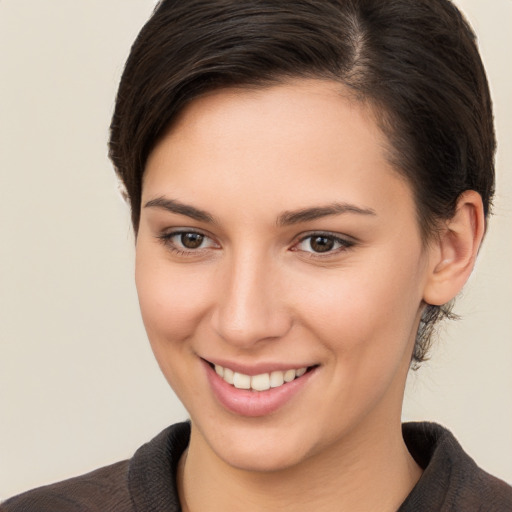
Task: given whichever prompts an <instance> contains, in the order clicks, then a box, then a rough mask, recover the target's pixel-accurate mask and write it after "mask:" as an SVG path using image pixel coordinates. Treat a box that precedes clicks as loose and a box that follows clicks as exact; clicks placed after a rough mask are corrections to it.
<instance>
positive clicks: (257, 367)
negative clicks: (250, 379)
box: [201, 358, 316, 376]
mask: <svg viewBox="0 0 512 512" xmlns="http://www.w3.org/2000/svg"><path fill="white" fill-rule="evenodd" d="M201 359H203V361H205V362H206V363H208V364H213V365H218V366H222V367H223V368H229V369H230V370H233V371H234V372H237V373H243V374H244V375H250V376H253V375H260V374H262V373H271V372H276V371H281V372H284V371H286V370H292V369H293V370H296V369H298V368H309V367H311V366H316V365H315V364H307V363H306V364H305V363H294V362H286V363H283V362H264V361H262V362H257V363H252V364H244V363H240V362H236V361H228V360H226V359H217V358H213V359H206V358H201Z"/></svg>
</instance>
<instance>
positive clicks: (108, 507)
mask: <svg viewBox="0 0 512 512" xmlns="http://www.w3.org/2000/svg"><path fill="white" fill-rule="evenodd" d="M189 435H190V425H189V423H177V424H175V425H172V426H170V427H168V428H167V429H165V430H164V431H163V432H161V433H160V434H159V435H157V436H156V437H155V438H154V439H152V440H151V441H149V442H148V443H146V444H145V445H143V446H141V447H140V448H139V449H138V450H137V451H136V453H135V455H134V456H133V457H132V458H131V459H130V460H125V461H121V462H117V463H116V464H112V465H110V466H105V467H103V468H100V469H97V470H95V471H92V472H91V473H87V474H85V475H82V476H79V477H75V478H70V479H69V480H64V481H63V482H59V483H56V484H52V485H46V486H44V487H39V488H37V489H33V490H31V491H28V492H26V493H23V494H20V495H18V496H15V497H14V498H11V499H9V500H7V501H5V502H4V503H2V504H0V512H105V511H115V512H135V511H141V510H166V511H168V512H177V511H179V510H180V506H179V498H178V492H177V488H176V467H177V465H178V462H179V459H180V457H181V455H182V453H183V451H184V450H185V449H186V447H187V446H188V441H189Z"/></svg>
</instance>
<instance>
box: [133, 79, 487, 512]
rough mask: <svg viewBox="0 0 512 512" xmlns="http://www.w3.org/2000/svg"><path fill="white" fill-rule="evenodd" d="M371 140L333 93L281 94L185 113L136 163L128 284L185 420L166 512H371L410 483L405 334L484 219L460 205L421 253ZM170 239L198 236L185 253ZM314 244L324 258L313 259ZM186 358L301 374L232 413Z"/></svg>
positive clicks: (469, 257) (308, 88)
mask: <svg viewBox="0 0 512 512" xmlns="http://www.w3.org/2000/svg"><path fill="white" fill-rule="evenodd" d="M386 145H387V140H386V138H385V136H384V135H383V134H382V133H381V132H380V130H379V129H378V127H377V124H376V122H375V120H374V118H373V117H372V113H371V110H370V109H369V108H367V107H365V106H363V105H361V104H360V103H358V102H356V101H355V100H352V99H351V98H350V97H349V95H348V94H347V92H346V91H344V90H343V89H342V88H341V86H340V85H339V84H336V83H334V82H329V81H319V80H308V81H306V80H300V81H295V82H289V83H285V84H281V85H276V86H272V87H268V88H263V89H257V90H247V89H245V90H240V89H227V90H221V91H218V92H215V93H211V94H208V95H206V96H204V97H202V98H200V99H197V100H195V101H194V102H192V103H191V104H190V105H189V106H188V107H187V108H186V109H185V110H184V112H182V114H181V116H180V118H179V119H178V120H177V122H176V123H175V124H174V125H173V127H172V129H170V131H169V132H168V133H167V134H166V136H165V137H164V138H163V139H162V140H161V141H160V142H159V143H158V145H157V146H156V147H155V149H154V150H153V152H152V153H151V155H150V158H149V160H148V162H147V167H146V171H145V178H144V185H143V197H142V205H143V206H142V211H141V221H140V226H139V232H138V238H137V250H136V283H137V289H138V294H139V300H140V305H141V311H142V316H143V320H144V323H145V326H146V330H147V333H148V336H149V339H150V342H151V345H152V349H153V351H154V353H155V356H156V358H157V360H158V363H159V365H160V367H161V369H162V371H163V373H164V375H165V377H166V378H167V380H168V382H169V383H170V385H171V386H172V388H173V389H174V391H175V392H176V393H177V395H178V396H179V398H180V399H181V400H182V402H183V403H184V405H185V407H186V408H187V410H188V411H189V413H190V417H191V422H192V433H191V440H190V445H189V449H188V451H187V452H186V454H185V455H184V457H183V458H182V460H181V462H180V468H179V476H178V486H179V492H180V499H181V501H182V504H183V508H184V510H190V511H194V512H198V511H202V510H228V511H231V510H233V511H235V510H240V503H243V508H244V510H246V511H253V510H284V509H285V508H286V510H288V509H289V508H290V507H292V509H293V510H298V511H301V510H312V509H314V510H320V511H323V510H325V511H327V510H329V511H332V510H351V511H358V510H365V511H368V510H379V511H382V512H385V511H387V510H389V511H391V510H396V509H397V508H398V507H399V506H400V504H401V503H402V501H403V500H404V499H405V497H406V496H407V494H408V493H409V492H410V490H411V489H412V487H413V486H414V485H415V483H416V482H417V480H418V479H419V477H420V475H421V469H420V468H419V467H418V466H417V465H416V463H415V462H414V460H413V459H412V457H411V456H410V455H409V452H408V451H407V448H406V446H405V444H404V442H403V439H402V437H401V428H400V414H401V406H402V400H403V393H404V387H405V379H406V376H407V372H408V369H409V365H410V359H411V353H412V349H413V345H414V340H415V334H416V331H417V327H418V323H419V319H420V316H421V312H422V309H423V307H424V300H428V301H429V302H430V303H432V304H436V303H438V304H442V303H444V302H446V301H447V300H450V299H451V298H452V297H453V296H455V295H456V293H457V292H458V291H459V290H460V288H461V287H462V285H463V283H464V282H465V280H466V279H467V277H468V275H469V272H470V271H471V268H472V265H473V263H474V257H475V256H476V251H477V248H478V245H479V243H480V240H481V237H482V235H483V217H482V214H481V202H480V209H479V196H478V194H476V193H468V194H466V195H465V196H464V198H462V199H461V201H460V203H459V208H458V210H457V212H458V213H457V214H456V217H455V218H454V219H453V222H452V223H451V224H446V227H445V228H444V229H443V230H442V234H441V235H440V236H439V238H437V239H436V240H434V241H431V243H428V244H425V243H424V241H423V240H422V238H421V235H420V229H419V226H418V223H417V220H416V219H417V217H416V211H415V204H414V200H413V195H412V192H411V189H410V186H409V184H408V183H407V182H406V181H405V180H404V179H402V178H401V177H400V175H399V174H398V173H397V172H396V171H395V170H394V169H393V168H392V167H391V165H390V163H389V162H388V161H387V159H386ZM168 200H172V201H174V203H172V205H171V207H170V208H169V204H170V203H169V202H167V203H166V202H165V201H168ZM177 202H179V205H188V206H192V207H193V208H195V209H196V210H200V211H201V213H202V214H204V215H203V216H202V217H201V216H200V215H198V214H197V211H196V210H190V208H189V209H187V208H183V206H180V207H177V206H176V205H177ZM340 203H341V204H342V205H344V207H345V208H344V209H343V208H342V209H341V210H342V211H341V212H340V211H337V212H330V213H329V212H327V211H326V210H325V211H323V215H320V214H319V212H318V210H317V211H316V218H305V217H304V216H302V218H299V217H300V216H297V215H295V218H293V215H292V214H291V213H290V212H297V211H301V210H303V209H310V208H317V209H318V208H325V207H330V206H332V205H333V204H338V205H339V204H340ZM347 204H348V205H350V208H348V209H347V208H346V205H347ZM165 206H167V207H165ZM171 210H173V211H171ZM338 210H340V208H338ZM326 213H329V214H326ZM291 218H293V220H294V222H290V219H291ZM286 221H288V222H286ZM183 231H185V232H187V231H188V232H190V231H193V232H196V233H200V234H202V235H204V238H203V242H202V243H201V245H200V246H199V247H198V248H197V249H192V250H191V249H188V250H187V249H184V247H183V245H182V240H183V239H182V237H181V235H180V234H178V235H176V232H183ZM318 233H321V234H324V236H327V237H328V240H330V241H333V242H334V245H333V249H332V250H330V251H328V252H326V253H318V252H315V248H316V247H317V246H315V245H312V244H311V241H312V238H311V236H312V235H314V234H317V235H318ZM308 236H309V238H308ZM329 237H331V238H329ZM333 237H338V239H339V240H341V242H337V241H336V240H337V239H336V238H333ZM184 251H185V252H184ZM204 360H206V361H213V362H218V361H222V362H230V363H233V364H235V363H236V364H239V365H242V366H243V367H246V368H249V369H251V368H255V367H257V368H260V369H261V368H265V367H268V366H269V365H273V364H274V365H275V364H279V365H284V366H286V367H289V368H300V367H302V366H308V367H313V366H314V367H315V371H314V372H313V373H312V374H311V375H310V376H309V379H308V381H307V383H306V384H305V385H304V386H302V387H301V388H300V390H299V392H298V393H296V394H295V395H293V397H292V398H291V399H290V400H288V401H287V402H286V403H285V404H284V405H283V406H282V407H280V408H278V410H277V411H274V412H272V413H271V414H267V415H263V416H258V417H247V416H243V415H239V414H236V413H233V412H232V411H229V410H227V409H226V408H225V407H224V406H223V405H222V404H221V403H219V401H218V400H217V398H216V396H215V395H214V393H213V391H212V388H211V386H210V383H209V381H208V379H207V377H206V372H205V363H204ZM226 366H228V365H227V364H226ZM369 491H371V492H369Z"/></svg>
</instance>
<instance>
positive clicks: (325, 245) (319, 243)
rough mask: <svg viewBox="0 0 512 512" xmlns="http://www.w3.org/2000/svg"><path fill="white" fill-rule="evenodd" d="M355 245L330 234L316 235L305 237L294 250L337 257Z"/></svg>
mask: <svg viewBox="0 0 512 512" xmlns="http://www.w3.org/2000/svg"><path fill="white" fill-rule="evenodd" d="M353 245H354V242H352V241H351V240H347V239H345V238H342V237H340V236H337V235H335V234H332V235H331V234H330V233H314V234H312V235H308V236H305V237H304V238H303V239H302V240H300V241H299V242H298V243H297V244H296V245H294V246H293V248H292V250H294V251H301V252H306V253H310V255H315V254H318V255H320V254H325V255H329V254H332V255H335V254H338V253H339V252H340V251H343V250H345V249H348V248H350V247H352V246H353Z"/></svg>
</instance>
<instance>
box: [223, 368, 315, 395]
mask: <svg viewBox="0 0 512 512" xmlns="http://www.w3.org/2000/svg"><path fill="white" fill-rule="evenodd" d="M306 371H307V367H303V368H297V369H290V370H286V371H284V372H282V371H279V370H278V371H274V372H271V373H261V374H259V375H253V376H252V377H251V376H250V375H245V374H243V373H238V372H234V371H233V370H230V369H229V368H224V367H222V366H220V365H218V364H216V365H215V372H216V373H217V375H219V377H221V378H222V379H224V380H225V381H226V382H227V383H228V384H231V385H232V386H235V388H237V389H252V390H253V391H267V390H268V389H270V388H278V387H280V386H282V385H283V384H285V383H287V382H292V381H293V380H295V379H296V378H298V377H302V376H303V375H304V374H305V373H306Z"/></svg>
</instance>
